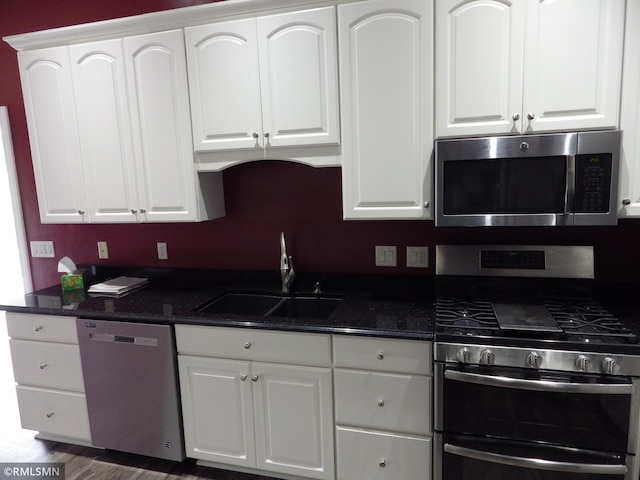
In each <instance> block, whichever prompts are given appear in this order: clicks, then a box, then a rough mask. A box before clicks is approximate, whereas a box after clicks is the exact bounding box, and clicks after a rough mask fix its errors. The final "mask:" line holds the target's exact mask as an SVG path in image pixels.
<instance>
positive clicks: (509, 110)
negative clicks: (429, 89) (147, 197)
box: [436, 0, 524, 137]
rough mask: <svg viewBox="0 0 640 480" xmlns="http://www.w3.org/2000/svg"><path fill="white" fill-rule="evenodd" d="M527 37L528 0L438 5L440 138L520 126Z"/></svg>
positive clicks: (448, 0) (452, 1) (458, 0)
mask: <svg viewBox="0 0 640 480" xmlns="http://www.w3.org/2000/svg"><path fill="white" fill-rule="evenodd" d="M523 40H524V2H521V1H517V2H502V1H497V0H489V1H484V0H482V1H471V2H468V1H462V0H443V1H438V2H437V3H436V45H437V49H436V92H437V96H436V119H437V121H436V136H438V137H441V136H455V135H467V134H481V133H482V134H492V133H503V132H510V131H518V130H520V125H521V123H522V118H521V110H522V79H523V76H522V75H523V74H522V67H521V65H522V61H523V53H524V52H523V49H524V44H523ZM514 115H517V118H518V120H514Z"/></svg>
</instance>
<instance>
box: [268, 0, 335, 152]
mask: <svg viewBox="0 0 640 480" xmlns="http://www.w3.org/2000/svg"><path fill="white" fill-rule="evenodd" d="M258 38H259V39H260V44H259V47H260V48H259V55H260V76H261V83H262V103H263V125H264V130H265V132H268V133H269V137H268V139H267V146H273V147H279V146H295V145H318V144H337V143H339V140H340V133H339V120H338V118H339V117H338V85H337V84H338V76H337V65H336V63H337V62H336V51H337V50H336V48H337V47H336V27H335V11H334V8H333V7H325V8H320V9H316V10H309V11H304V12H292V13H285V14H281V15H272V16H268V17H261V18H258Z"/></svg>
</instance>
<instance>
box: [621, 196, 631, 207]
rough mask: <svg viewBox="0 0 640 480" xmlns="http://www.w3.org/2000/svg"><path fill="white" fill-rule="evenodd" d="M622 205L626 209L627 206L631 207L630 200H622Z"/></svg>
mask: <svg viewBox="0 0 640 480" xmlns="http://www.w3.org/2000/svg"><path fill="white" fill-rule="evenodd" d="M622 205H624V206H625V207H626V206H627V205H631V200H630V199H628V198H623V199H622Z"/></svg>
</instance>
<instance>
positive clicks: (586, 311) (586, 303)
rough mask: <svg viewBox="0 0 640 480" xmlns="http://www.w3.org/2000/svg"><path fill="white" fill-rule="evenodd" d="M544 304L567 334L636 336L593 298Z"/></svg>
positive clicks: (630, 337) (631, 337)
mask: <svg viewBox="0 0 640 480" xmlns="http://www.w3.org/2000/svg"><path fill="white" fill-rule="evenodd" d="M544 306H545V308H546V309H547V310H548V311H549V313H550V314H551V316H552V317H553V318H554V320H555V321H556V323H557V324H558V326H559V327H560V328H562V329H563V330H564V332H565V333H566V334H567V335H579V336H583V337H587V338H588V337H599V336H603V337H619V338H628V339H633V338H635V336H636V335H635V334H634V333H633V332H631V331H630V330H629V329H628V328H626V327H625V326H624V325H623V324H622V323H621V322H620V321H619V320H618V319H617V318H616V317H615V316H614V315H612V314H611V313H609V311H607V309H605V308H604V307H602V306H601V305H600V304H598V303H596V302H594V301H593V300H584V299H582V300H571V299H570V300H562V301H557V300H556V301H548V302H544Z"/></svg>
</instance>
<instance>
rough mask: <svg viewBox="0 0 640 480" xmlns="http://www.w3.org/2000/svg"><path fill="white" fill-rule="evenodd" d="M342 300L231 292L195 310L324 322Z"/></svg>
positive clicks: (313, 296)
mask: <svg viewBox="0 0 640 480" xmlns="http://www.w3.org/2000/svg"><path fill="white" fill-rule="evenodd" d="M341 301H342V299H341V298H339V297H326V296H317V295H300V296H295V295H294V296H290V295H280V294H277V293H260V292H259V293H256V292H232V291H231V292H225V293H223V294H222V295H220V296H218V297H215V298H213V299H211V300H210V301H208V302H206V303H205V304H203V305H201V306H199V307H197V308H196V309H195V310H194V311H196V312H199V313H216V314H225V313H226V314H236V315H252V316H259V317H289V318H308V319H311V318H317V319H324V318H327V317H329V315H331V314H332V313H333V311H334V310H335V309H336V307H337V306H338V305H339V304H340V302H341Z"/></svg>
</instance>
